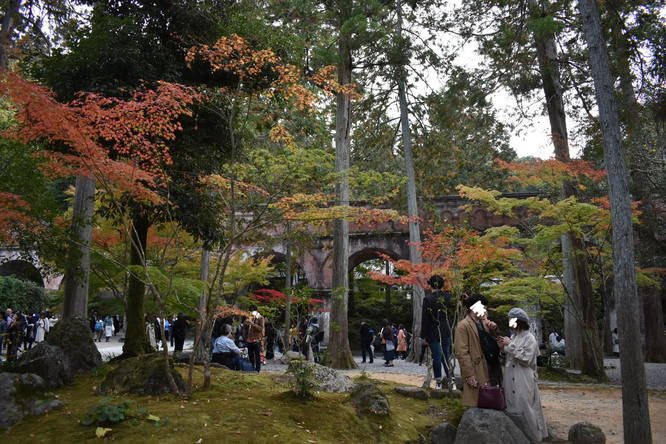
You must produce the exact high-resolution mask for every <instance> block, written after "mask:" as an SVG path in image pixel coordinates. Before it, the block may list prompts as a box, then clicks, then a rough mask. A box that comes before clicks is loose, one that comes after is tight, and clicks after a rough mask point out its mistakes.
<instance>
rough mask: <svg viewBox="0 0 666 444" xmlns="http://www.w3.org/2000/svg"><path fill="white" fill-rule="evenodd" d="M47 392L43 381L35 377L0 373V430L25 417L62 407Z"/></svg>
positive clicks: (60, 403)
mask: <svg viewBox="0 0 666 444" xmlns="http://www.w3.org/2000/svg"><path fill="white" fill-rule="evenodd" d="M47 390H48V389H47V387H46V384H45V383H44V379H42V378H41V377H39V376H37V375H33V374H18V373H0V429H6V428H9V427H11V426H13V425H14V424H16V423H17V422H19V421H21V420H22V419H23V418H25V417H26V416H30V415H42V414H44V413H46V412H48V411H50V410H53V409H56V408H59V407H62V402H61V401H59V400H57V399H54V398H53V396H52V395H51V394H49V393H48V392H47Z"/></svg>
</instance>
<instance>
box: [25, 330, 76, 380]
mask: <svg viewBox="0 0 666 444" xmlns="http://www.w3.org/2000/svg"><path fill="white" fill-rule="evenodd" d="M16 370H17V371H18V372H20V373H33V374H35V375H38V376H41V377H42V379H44V383H45V384H46V387H47V388H49V389H54V388H60V387H62V386H64V385H65V384H69V383H70V382H72V368H71V364H70V362H69V358H68V357H67V355H66V354H65V353H64V352H63V350H62V349H61V348H60V347H56V346H55V345H51V344H48V343H46V342H41V343H39V344H37V345H36V346H35V347H33V348H31V349H30V350H28V351H27V352H25V353H23V354H22V355H21V357H20V358H19V359H18V361H17V362H16Z"/></svg>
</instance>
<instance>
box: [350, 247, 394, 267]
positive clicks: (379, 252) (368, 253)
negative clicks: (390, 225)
mask: <svg viewBox="0 0 666 444" xmlns="http://www.w3.org/2000/svg"><path fill="white" fill-rule="evenodd" d="M381 256H388V257H390V258H391V259H393V260H398V259H401V256H400V254H398V253H396V252H395V251H391V250H385V249H383V248H376V247H367V248H364V249H362V250H359V251H356V252H354V253H352V254H351V255H350V256H349V271H352V270H353V269H354V268H356V267H357V266H358V265H360V264H362V263H363V262H365V261H369V260H371V259H379V258H381Z"/></svg>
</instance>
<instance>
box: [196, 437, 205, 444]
mask: <svg viewBox="0 0 666 444" xmlns="http://www.w3.org/2000/svg"><path fill="white" fill-rule="evenodd" d="M202 442H203V438H199V439H197V440H196V441H194V444H201V443H202Z"/></svg>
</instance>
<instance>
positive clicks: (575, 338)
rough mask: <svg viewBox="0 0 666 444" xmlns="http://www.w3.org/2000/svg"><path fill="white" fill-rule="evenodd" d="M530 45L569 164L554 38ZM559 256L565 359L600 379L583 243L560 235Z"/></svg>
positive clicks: (557, 142) (567, 192)
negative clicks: (563, 291)
mask: <svg viewBox="0 0 666 444" xmlns="http://www.w3.org/2000/svg"><path fill="white" fill-rule="evenodd" d="M530 7H531V8H532V9H533V14H534V15H537V16H541V15H542V14H543V7H542V6H540V5H539V4H538V3H537V1H536V0H531V1H530ZM534 44H535V47H536V51H537V60H538V62H539V73H540V74H541V81H542V86H543V91H544V95H545V98H546V109H547V110H548V119H549V121H550V128H551V137H552V140H553V147H554V149H555V158H556V159H557V160H559V161H561V162H569V161H570V160H571V157H570V154H569V135H568V132H567V123H566V111H565V109H564V99H563V91H562V84H561V82H560V67H559V60H558V59H559V57H558V53H557V46H556V43H555V37H554V35H552V34H537V33H535V35H534ZM562 196H563V197H565V198H566V197H570V196H576V187H575V184H574V183H571V182H568V181H565V182H564V183H563V184H562ZM562 257H563V259H562V261H563V263H562V266H563V268H564V285H565V287H566V290H567V293H568V298H567V299H568V303H566V304H565V312H564V316H565V337H566V340H567V358H569V362H570V364H571V366H572V367H573V368H577V369H580V370H582V372H583V373H584V374H586V375H589V376H593V377H597V378H603V377H604V376H605V373H604V365H603V353H602V349H601V343H600V341H599V331H598V326H597V316H596V310H595V305H594V290H593V288H592V281H591V279H590V272H589V268H588V265H587V261H586V257H585V246H584V243H583V240H582V239H580V238H579V237H578V236H576V235H575V234H574V233H566V234H565V235H563V236H562ZM570 343H571V346H570V345H569V344H570Z"/></svg>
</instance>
